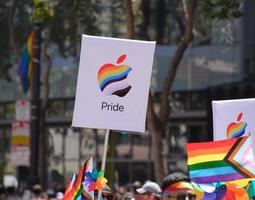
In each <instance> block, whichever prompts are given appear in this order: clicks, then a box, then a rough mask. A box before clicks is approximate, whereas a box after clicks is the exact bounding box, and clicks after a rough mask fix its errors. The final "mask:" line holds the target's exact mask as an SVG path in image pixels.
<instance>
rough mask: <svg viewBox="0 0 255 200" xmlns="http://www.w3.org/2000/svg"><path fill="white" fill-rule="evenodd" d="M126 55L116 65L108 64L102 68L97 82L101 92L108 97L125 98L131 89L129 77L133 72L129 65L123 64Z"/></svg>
mask: <svg viewBox="0 0 255 200" xmlns="http://www.w3.org/2000/svg"><path fill="white" fill-rule="evenodd" d="M125 59H126V55H125V54H124V55H121V56H120V57H119V58H118V59H117V62H116V64H117V65H114V64H111V63H107V64H104V65H103V66H101V67H100V69H99V71H98V74H97V80H98V84H99V88H100V90H101V91H102V92H103V93H104V94H105V95H107V96H110V95H117V96H119V97H124V96H126V95H127V93H128V92H129V91H130V89H131V85H129V83H128V82H127V76H128V74H129V72H130V71H131V70H132V68H131V67H129V66H128V65H125V64H122V63H123V62H124V61H125Z"/></svg>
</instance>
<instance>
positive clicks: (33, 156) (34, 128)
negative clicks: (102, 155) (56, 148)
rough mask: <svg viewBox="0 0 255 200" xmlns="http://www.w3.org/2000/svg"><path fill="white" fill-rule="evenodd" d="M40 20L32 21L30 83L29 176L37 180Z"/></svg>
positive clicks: (32, 179)
mask: <svg viewBox="0 0 255 200" xmlns="http://www.w3.org/2000/svg"><path fill="white" fill-rule="evenodd" d="M41 26H42V23H41V21H34V27H33V29H34V33H35V38H34V45H33V70H32V77H33V78H32V84H31V122H30V123H31V124H30V128H31V133H30V178H31V181H33V182H34V181H36V182H37V181H38V158H39V144H40V143H39V136H40V135H39V134H40V74H41V69H40V68H41Z"/></svg>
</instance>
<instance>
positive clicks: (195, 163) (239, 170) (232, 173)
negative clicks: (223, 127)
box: [187, 137, 255, 183]
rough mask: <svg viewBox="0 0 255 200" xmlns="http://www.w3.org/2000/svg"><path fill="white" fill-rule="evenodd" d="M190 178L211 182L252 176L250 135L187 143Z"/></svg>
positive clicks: (253, 165)
mask: <svg viewBox="0 0 255 200" xmlns="http://www.w3.org/2000/svg"><path fill="white" fill-rule="evenodd" d="M187 155H188V167H189V174H190V178H191V180H192V181H193V182H195V183H212V182H223V181H231V180H238V179H244V178H254V177H255V162H254V154H253V150H252V139H251V137H241V138H234V139H229V140H221V141H215V142H200V143H191V144H187Z"/></svg>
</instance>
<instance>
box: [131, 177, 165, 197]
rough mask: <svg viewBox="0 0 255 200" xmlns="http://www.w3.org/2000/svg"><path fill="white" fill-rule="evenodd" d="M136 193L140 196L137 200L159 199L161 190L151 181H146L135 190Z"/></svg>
mask: <svg viewBox="0 0 255 200" xmlns="http://www.w3.org/2000/svg"><path fill="white" fill-rule="evenodd" d="M136 191H137V192H138V193H139V194H140V197H139V199H141V200H143V199H147V200H150V199H151V200H153V199H160V196H161V189H160V187H159V185H158V184H157V183H155V182H152V181H147V182H146V183H145V184H144V185H143V186H142V187H140V188H138V189H136Z"/></svg>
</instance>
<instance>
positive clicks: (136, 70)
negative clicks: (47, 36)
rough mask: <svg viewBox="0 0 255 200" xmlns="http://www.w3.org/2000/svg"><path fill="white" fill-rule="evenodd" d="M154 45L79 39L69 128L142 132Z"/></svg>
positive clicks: (94, 38)
mask: <svg viewBox="0 0 255 200" xmlns="http://www.w3.org/2000/svg"><path fill="white" fill-rule="evenodd" d="M154 50H155V42H147V41H137V40H128V39H114V38H105V37H95V36H87V35H83V36H82V45H81V54H80V64H79V74H78V81H77V89H76V98H75V107H74V115H73V122H72V125H73V126H75V127H87V128H99V129H114V130H126V131H134V132H144V130H145V116H146V109H147V102H148V93H149V86H150V79H151V71H152V63H153V56H154Z"/></svg>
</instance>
